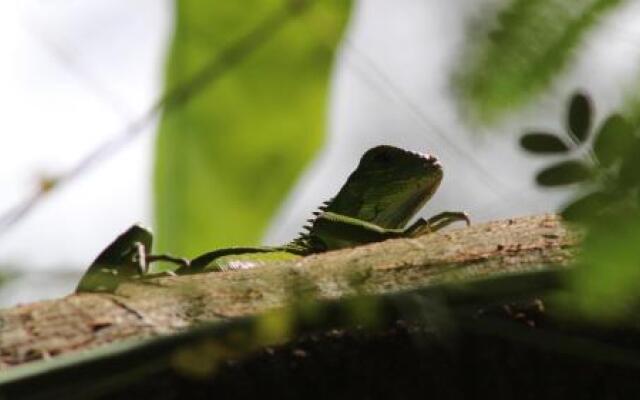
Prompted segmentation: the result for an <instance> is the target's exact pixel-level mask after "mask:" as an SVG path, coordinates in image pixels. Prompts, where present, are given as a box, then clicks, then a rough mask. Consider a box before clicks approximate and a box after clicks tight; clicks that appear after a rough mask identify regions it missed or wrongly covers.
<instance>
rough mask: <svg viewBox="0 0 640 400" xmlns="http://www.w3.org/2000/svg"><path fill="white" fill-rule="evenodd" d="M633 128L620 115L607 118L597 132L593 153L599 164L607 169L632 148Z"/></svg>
mask: <svg viewBox="0 0 640 400" xmlns="http://www.w3.org/2000/svg"><path fill="white" fill-rule="evenodd" d="M633 142H634V137H633V126H632V125H631V124H630V123H629V122H628V121H627V120H626V119H625V118H624V117H622V116H621V115H618V114H614V115H612V116H610V117H609V118H607V120H606V121H605V122H604V124H602V127H601V128H600V131H599V132H598V134H597V136H596V139H595V143H594V145H593V151H594V153H595V155H596V157H597V158H598V160H599V161H600V163H601V164H602V165H603V166H605V167H607V166H609V165H611V164H612V163H613V162H614V161H616V160H618V159H621V158H623V157H624V156H625V154H627V153H628V152H629V150H630V149H631V147H632V146H633Z"/></svg>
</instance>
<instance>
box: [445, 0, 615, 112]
mask: <svg viewBox="0 0 640 400" xmlns="http://www.w3.org/2000/svg"><path fill="white" fill-rule="evenodd" d="M622 3H624V1H623V0H596V1H594V0H576V1H566V0H539V1H528V0H512V1H508V2H503V6H502V7H500V8H499V9H498V10H497V13H496V14H495V15H492V16H487V15H485V16H484V18H483V20H482V21H480V22H479V23H478V24H477V25H476V26H474V29H473V30H472V31H470V34H469V36H468V44H467V51H466V54H465V56H464V58H465V60H464V61H463V62H461V63H460V65H461V67H463V68H461V70H460V71H458V76H457V85H458V88H459V90H460V92H461V93H460V94H461V96H462V101H463V102H464V103H465V106H466V108H467V110H466V111H467V112H468V117H471V118H473V119H476V120H477V122H481V123H488V122H495V121H496V120H498V119H500V118H501V117H504V116H505V114H506V113H508V112H509V111H515V110H517V108H518V107H521V106H523V105H525V104H527V103H528V102H530V101H531V100H532V99H534V98H535V97H536V95H538V94H540V92H541V91H543V90H545V89H548V88H549V86H550V85H551V84H552V83H553V81H554V79H557V78H558V77H559V76H560V75H561V74H562V72H563V70H564V69H565V68H566V67H567V66H568V65H570V63H571V61H572V60H573V59H574V58H575V56H576V52H577V50H578V49H579V46H580V45H581V44H582V43H583V42H584V41H585V39H586V38H587V37H588V35H589V33H590V32H591V30H593V29H594V28H596V27H597V26H598V22H600V21H601V20H602V17H603V16H606V15H607V12H608V11H611V10H613V9H615V7H616V6H619V5H621V4H622ZM478 31H484V33H485V34H484V35H483V34H478Z"/></svg>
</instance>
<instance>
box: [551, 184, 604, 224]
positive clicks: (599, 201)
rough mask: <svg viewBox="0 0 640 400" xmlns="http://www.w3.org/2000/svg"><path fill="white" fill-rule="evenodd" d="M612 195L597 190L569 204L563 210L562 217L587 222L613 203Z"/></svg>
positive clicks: (572, 220)
mask: <svg viewBox="0 0 640 400" xmlns="http://www.w3.org/2000/svg"><path fill="white" fill-rule="evenodd" d="M611 200H612V199H611V196H609V195H608V194H607V193H604V192H601V191H597V192H593V193H589V194H588V195H585V196H583V197H581V198H579V199H577V200H574V201H573V202H571V203H570V204H568V205H567V206H566V207H565V208H564V210H562V217H563V218H564V219H565V220H567V221H570V222H587V221H590V220H593V217H595V216H596V215H598V214H599V213H601V212H602V210H603V209H604V208H605V207H606V206H607V205H608V204H610V203H611Z"/></svg>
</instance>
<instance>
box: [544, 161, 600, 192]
mask: <svg viewBox="0 0 640 400" xmlns="http://www.w3.org/2000/svg"><path fill="white" fill-rule="evenodd" d="M591 175H592V171H591V168H589V166H587V165H586V164H585V163H583V162H582V161H577V160H569V161H562V162H560V163H558V164H555V165H552V166H551V167H549V168H547V169H545V170H543V171H541V172H540V173H539V174H538V176H537V177H536V180H537V182H538V184H539V185H542V186H561V185H570V184H572V183H578V182H582V181H585V180H587V179H589V178H590V177H591Z"/></svg>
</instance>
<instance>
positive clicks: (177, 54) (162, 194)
mask: <svg viewBox="0 0 640 400" xmlns="http://www.w3.org/2000/svg"><path fill="white" fill-rule="evenodd" d="M297 3H300V4H302V3H301V2H300V1H297ZM285 4H287V2H283V1H279V0H278V1H276V0H249V1H241V2H238V1H209V2H208V1H199V0H181V1H176V2H175V7H176V15H177V20H176V24H175V26H176V28H175V33H174V37H173V44H172V47H171V51H170V54H169V56H168V62H167V73H166V80H167V83H166V85H167V87H168V88H175V87H179V86H180V85H181V84H182V83H183V82H185V81H188V80H189V79H190V78H191V77H193V76H194V75H195V74H196V73H198V72H199V71H201V70H202V68H203V66H205V65H207V64H208V63H210V60H211V59H212V58H213V57H215V55H216V54H219V53H220V51H221V50H222V49H228V48H229V46H231V45H232V43H234V42H237V40H238V38H241V37H246V36H247V34H248V33H249V32H252V31H254V30H255V29H256V27H257V26H260V25H263V26H264V24H265V20H269V21H270V22H269V24H271V25H273V24H275V23H278V22H277V21H278V18H281V19H282V16H283V15H285V16H286V18H288V20H287V23H286V24H284V26H283V27H282V28H281V29H278V30H276V33H275V34H274V35H271V33H265V32H264V31H263V32H260V33H257V34H254V35H253V36H251V37H250V40H251V41H253V42H258V43H261V45H260V46H258V47H257V48H255V49H250V51H248V50H246V48H247V46H245V47H244V48H241V49H240V50H237V51H235V52H233V53H231V54H228V55H227V58H226V60H227V61H228V62H230V63H231V62H235V61H236V60H239V61H238V62H237V63H236V64H233V65H232V66H231V67H230V68H229V69H228V70H224V69H222V68H224V67H221V69H222V72H224V74H221V75H220V76H218V77H216V78H215V80H214V81H212V82H206V84H207V86H206V89H202V88H200V87H197V88H196V89H197V90H199V91H198V92H193V91H192V92H191V93H189V92H187V93H186V94H187V95H192V96H193V98H190V99H189V101H188V102H186V103H184V104H180V105H179V106H176V107H173V108H172V107H170V108H169V109H168V110H166V111H165V113H164V115H163V118H162V121H161V125H160V129H159V133H158V137H157V143H156V154H155V171H154V172H155V176H154V196H155V197H154V202H155V204H154V213H155V229H156V237H157V242H156V245H157V250H158V251H159V252H167V251H168V252H171V253H175V254H178V255H180V256H186V257H191V256H195V255H197V254H199V253H202V252H204V251H207V250H211V249H212V248H215V247H219V246H230V245H250V244H254V243H256V242H258V241H259V240H260V238H261V236H262V234H263V232H264V230H265V229H266V226H267V224H268V222H269V221H270V220H271V217H272V216H273V214H274V211H275V210H276V209H277V207H278V206H279V205H280V204H281V202H282V200H283V198H284V197H285V196H286V195H287V193H288V191H289V189H290V187H291V186H292V184H293V183H294V182H295V181H296V179H297V178H298V176H299V174H300V172H301V171H302V169H303V168H304V167H305V166H306V165H307V164H308V162H309V160H310V159H311V157H313V155H314V154H315V153H316V151H317V150H318V148H319V147H320V145H321V143H322V141H323V134H324V121H325V119H326V115H325V113H326V104H327V88H328V82H329V75H330V71H331V65H332V62H333V58H334V53H335V50H336V46H337V43H338V40H339V38H340V37H341V34H342V32H343V28H344V26H345V23H346V20H347V17H348V12H349V9H350V2H348V1H342V0H329V1H322V2H313V3H312V4H313V5H312V6H310V8H309V9H308V10H306V12H305V13H302V14H296V13H295V12H294V9H293V8H292V6H291V5H289V6H287V7H289V8H288V9H285V6H284V5H285ZM285 10H288V11H285ZM287 13H288V14H287ZM294 14H295V15H294ZM274 15H276V16H277V17H273V16H274ZM274 21H275V22H274ZM262 41H264V43H262ZM243 52H246V53H248V54H245V53H243ZM243 57H244V58H243ZM200 83H201V84H205V82H200ZM169 105H170V106H171V104H169Z"/></svg>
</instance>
